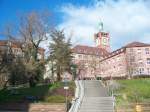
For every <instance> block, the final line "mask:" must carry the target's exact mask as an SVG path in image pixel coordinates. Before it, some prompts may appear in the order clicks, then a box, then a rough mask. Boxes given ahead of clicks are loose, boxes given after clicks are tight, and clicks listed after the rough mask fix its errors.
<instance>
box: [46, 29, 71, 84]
mask: <svg viewBox="0 0 150 112" xmlns="http://www.w3.org/2000/svg"><path fill="white" fill-rule="evenodd" d="M51 37H52V42H51V43H50V47H49V48H50V59H53V60H54V62H55V64H54V67H55V68H56V71H55V72H56V74H57V80H58V81H60V80H61V75H62V74H63V72H65V71H68V72H70V71H71V61H72V52H71V42H70V38H69V39H68V40H67V41H66V40H65V35H64V32H63V30H62V31H58V30H54V31H52V33H51Z"/></svg>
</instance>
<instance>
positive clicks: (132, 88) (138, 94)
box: [115, 78, 150, 105]
mask: <svg viewBox="0 0 150 112" xmlns="http://www.w3.org/2000/svg"><path fill="white" fill-rule="evenodd" d="M117 82H118V83H119V84H120V88H119V89H117V90H115V94H118V96H117V97H116V101H117V104H118V105H120V104H125V103H129V102H130V103H141V102H146V101H150V79H149V78H146V79H142V78H141V79H132V80H118V81H117Z"/></svg>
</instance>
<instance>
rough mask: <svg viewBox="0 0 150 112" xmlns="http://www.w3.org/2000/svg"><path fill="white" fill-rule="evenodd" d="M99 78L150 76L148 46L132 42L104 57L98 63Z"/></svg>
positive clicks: (149, 47) (149, 50) (149, 48)
mask: <svg viewBox="0 0 150 112" xmlns="http://www.w3.org/2000/svg"><path fill="white" fill-rule="evenodd" d="M100 69H101V70H100V71H101V73H100V74H101V75H100V76H101V77H105V78H106V77H126V78H131V77H134V76H141V75H144V76H145V75H150V44H145V43H141V42H132V43H129V44H127V45H126V46H124V47H122V48H120V49H118V50H115V51H113V52H111V53H109V54H108V55H106V56H104V57H103V59H102V60H101V61H100Z"/></svg>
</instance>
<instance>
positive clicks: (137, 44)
mask: <svg viewBox="0 0 150 112" xmlns="http://www.w3.org/2000/svg"><path fill="white" fill-rule="evenodd" d="M145 46H150V44H147V43H142V42H132V43H129V44H127V45H126V46H124V47H126V48H129V47H145Z"/></svg>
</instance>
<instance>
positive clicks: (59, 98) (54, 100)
mask: <svg viewBox="0 0 150 112" xmlns="http://www.w3.org/2000/svg"><path fill="white" fill-rule="evenodd" d="M45 101H46V102H49V103H64V102H65V97H64V96H60V95H56V96H48V97H46V98H45Z"/></svg>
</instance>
